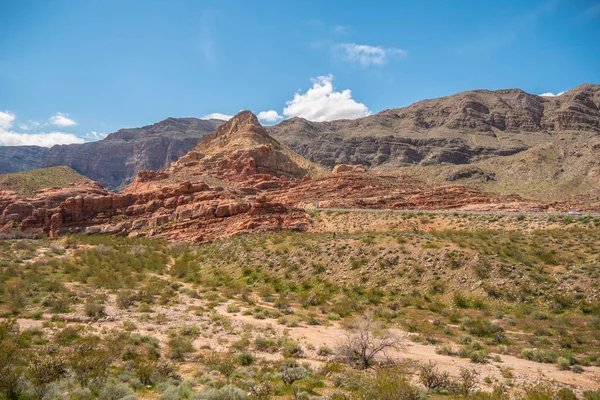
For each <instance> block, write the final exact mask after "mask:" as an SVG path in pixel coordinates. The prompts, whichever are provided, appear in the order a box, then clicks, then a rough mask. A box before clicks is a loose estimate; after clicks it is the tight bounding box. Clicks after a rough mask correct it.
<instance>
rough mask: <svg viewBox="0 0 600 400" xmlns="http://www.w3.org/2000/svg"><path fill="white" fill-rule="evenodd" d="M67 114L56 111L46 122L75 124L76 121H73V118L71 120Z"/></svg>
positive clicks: (61, 124) (60, 124)
mask: <svg viewBox="0 0 600 400" xmlns="http://www.w3.org/2000/svg"><path fill="white" fill-rule="evenodd" d="M68 115H69V114H64V113H60V112H59V113H56V115H53V116H52V117H50V119H48V122H49V123H50V124H51V125H55V126H73V125H77V122H75V121H74V120H72V119H71V118H69V117H68Z"/></svg>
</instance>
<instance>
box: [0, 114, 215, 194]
mask: <svg viewBox="0 0 600 400" xmlns="http://www.w3.org/2000/svg"><path fill="white" fill-rule="evenodd" d="M222 122H223V121H220V120H202V119H197V118H168V119H166V120H164V121H161V122H158V123H156V124H154V125H149V126H145V127H142V128H133V129H120V130H119V131H117V132H114V133H112V134H110V135H108V136H107V137H106V138H104V139H103V140H100V141H97V142H90V143H83V144H68V145H56V146H53V147H52V148H50V149H43V148H37V147H34V146H23V147H24V149H18V150H17V152H16V154H17V155H15V156H13V157H12V158H11V159H10V160H8V161H7V162H6V163H5V164H7V166H6V167H5V169H7V170H8V169H11V168H12V169H13V171H7V172H14V171H19V170H20V171H23V170H27V169H33V168H40V167H51V166H56V165H67V166H69V167H71V168H73V169H74V170H75V171H77V172H79V173H80V174H82V175H85V176H87V177H88V178H90V179H93V180H95V181H99V182H100V183H102V185H103V186H104V187H106V188H109V189H119V188H122V187H124V186H126V185H127V184H128V183H129V182H130V181H131V180H132V179H133V178H134V177H135V176H136V175H137V173H138V171H142V170H147V169H150V170H154V171H157V170H159V169H162V168H166V167H168V166H169V165H170V164H171V162H173V161H176V160H177V159H178V158H179V157H181V156H183V155H185V154H186V153H187V152H188V151H190V150H191V149H192V148H193V147H194V146H195V145H196V144H197V143H198V141H199V140H200V139H201V138H203V137H204V136H206V135H207V134H209V133H211V132H213V131H214V130H215V129H216V128H217V127H218V126H219V125H220V124H221V123H222ZM10 149H15V148H14V147H0V154H2V153H1V152H2V151H10ZM39 149H43V150H39ZM36 151H37V153H36V154H38V155H39V157H38V159H37V160H35V157H30V158H32V160H31V162H29V163H27V162H23V161H22V160H24V159H26V156H25V155H26V154H31V153H34V152H36ZM13 152H14V150H13ZM27 159H28V158H27ZM2 160H3V161H4V160H5V158H4V157H3V158H2ZM34 161H35V162H34Z"/></svg>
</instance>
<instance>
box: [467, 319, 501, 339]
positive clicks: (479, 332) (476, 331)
mask: <svg viewBox="0 0 600 400" xmlns="http://www.w3.org/2000/svg"><path fill="white" fill-rule="evenodd" d="M463 326H464V328H465V329H466V330H467V332H469V333H470V334H471V335H475V336H479V337H486V336H493V335H495V334H496V333H499V332H503V331H504V329H502V327H501V326H498V325H494V324H492V323H491V322H489V321H488V320H486V319H483V318H477V319H469V320H467V321H465V322H463Z"/></svg>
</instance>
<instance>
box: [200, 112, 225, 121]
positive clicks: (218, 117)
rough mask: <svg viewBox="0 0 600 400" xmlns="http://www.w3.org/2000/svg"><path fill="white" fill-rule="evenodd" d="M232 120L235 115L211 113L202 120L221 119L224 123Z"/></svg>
mask: <svg viewBox="0 0 600 400" xmlns="http://www.w3.org/2000/svg"><path fill="white" fill-rule="evenodd" d="M231 118H233V115H227V114H222V113H210V114H206V115H205V116H204V117H202V119H221V120H223V121H229V120H230V119H231Z"/></svg>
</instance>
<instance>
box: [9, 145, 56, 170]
mask: <svg viewBox="0 0 600 400" xmlns="http://www.w3.org/2000/svg"><path fill="white" fill-rule="evenodd" d="M47 153H48V149H47V148H46V147H39V146H0V174H9V173H11V172H20V171H27V170H30V169H37V168H41V167H42V165H43V162H44V158H45V156H46V154H47Z"/></svg>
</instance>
